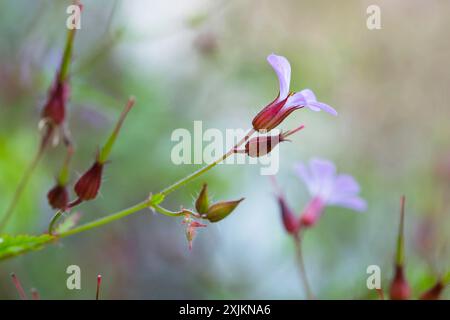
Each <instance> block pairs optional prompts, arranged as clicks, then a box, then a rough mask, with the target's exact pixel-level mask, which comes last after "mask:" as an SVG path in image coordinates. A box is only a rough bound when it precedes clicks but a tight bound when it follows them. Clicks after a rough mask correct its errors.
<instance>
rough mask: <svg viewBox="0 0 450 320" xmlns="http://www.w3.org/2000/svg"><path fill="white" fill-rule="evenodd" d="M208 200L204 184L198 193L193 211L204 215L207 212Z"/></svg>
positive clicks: (206, 186) (206, 188) (206, 187)
mask: <svg viewBox="0 0 450 320" xmlns="http://www.w3.org/2000/svg"><path fill="white" fill-rule="evenodd" d="M208 208H209V198H208V185H207V184H206V183H205V184H204V185H203V187H202V190H201V191H200V194H199V195H198V197H197V200H196V201H195V209H196V210H197V212H198V213H200V214H204V213H206V212H208Z"/></svg>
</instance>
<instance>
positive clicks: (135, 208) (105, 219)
mask: <svg viewBox="0 0 450 320" xmlns="http://www.w3.org/2000/svg"><path fill="white" fill-rule="evenodd" d="M150 205H151V202H150V201H149V200H145V201H142V202H140V203H138V204H136V205H134V206H132V207H129V208H127V209H124V210H121V211H119V212H116V213H113V214H111V215H108V216H106V217H103V218H100V219H97V220H95V221H92V222H89V223H86V224H84V225H81V226H79V227H77V228H73V229H71V230H68V231H65V232H62V233H61V234H59V235H58V237H59V238H65V237H68V236H71V235H73V234H77V233H80V232H84V231H88V230H91V229H94V228H97V227H100V226H103V225H105V224H108V223H110V222H113V221H116V220H119V219H122V218H125V217H126V216H129V215H130V214H132V213H135V212H138V211H141V210H142V209H145V208H148V207H149V206H150Z"/></svg>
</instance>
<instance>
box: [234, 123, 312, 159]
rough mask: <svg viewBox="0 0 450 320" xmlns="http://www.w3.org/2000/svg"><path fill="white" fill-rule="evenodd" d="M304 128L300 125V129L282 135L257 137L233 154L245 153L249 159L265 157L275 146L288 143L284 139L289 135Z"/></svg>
mask: <svg viewBox="0 0 450 320" xmlns="http://www.w3.org/2000/svg"><path fill="white" fill-rule="evenodd" d="M304 127H305V126H303V125H301V126H300V127H298V128H296V129H293V130H288V131H286V132H284V133H280V134H278V135H270V136H259V137H255V138H252V139H250V140H248V141H247V143H246V144H245V148H244V149H243V150H234V152H235V153H246V154H247V155H248V156H249V157H252V158H257V157H261V156H265V155H266V154H268V153H270V152H271V151H272V149H273V148H275V146H277V145H278V144H279V143H280V142H284V141H290V140H288V139H286V138H287V137H289V136H290V135H292V134H294V133H296V132H297V131H300V130H302V129H303V128H304Z"/></svg>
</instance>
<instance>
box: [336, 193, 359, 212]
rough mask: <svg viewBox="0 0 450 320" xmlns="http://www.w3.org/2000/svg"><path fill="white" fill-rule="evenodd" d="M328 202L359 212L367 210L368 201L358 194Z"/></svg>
mask: <svg viewBox="0 0 450 320" xmlns="http://www.w3.org/2000/svg"><path fill="white" fill-rule="evenodd" d="M328 204H329V205H334V206H338V207H344V208H348V209H352V210H355V211H358V212H363V211H366V210H367V202H366V201H365V200H364V199H362V198H360V197H358V196H353V197H347V198H341V199H338V200H335V201H329V202H328Z"/></svg>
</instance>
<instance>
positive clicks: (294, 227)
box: [278, 195, 300, 234]
mask: <svg viewBox="0 0 450 320" xmlns="http://www.w3.org/2000/svg"><path fill="white" fill-rule="evenodd" d="M278 205H279V207H280V211H281V219H282V220H283V225H284V228H285V229H286V231H287V232H288V233H291V234H296V233H297V232H298V230H299V227H300V224H299V223H298V220H297V219H296V217H295V215H294V213H293V212H292V210H291V208H289V206H288V204H287V203H286V200H285V199H284V197H283V196H281V195H279V196H278Z"/></svg>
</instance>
